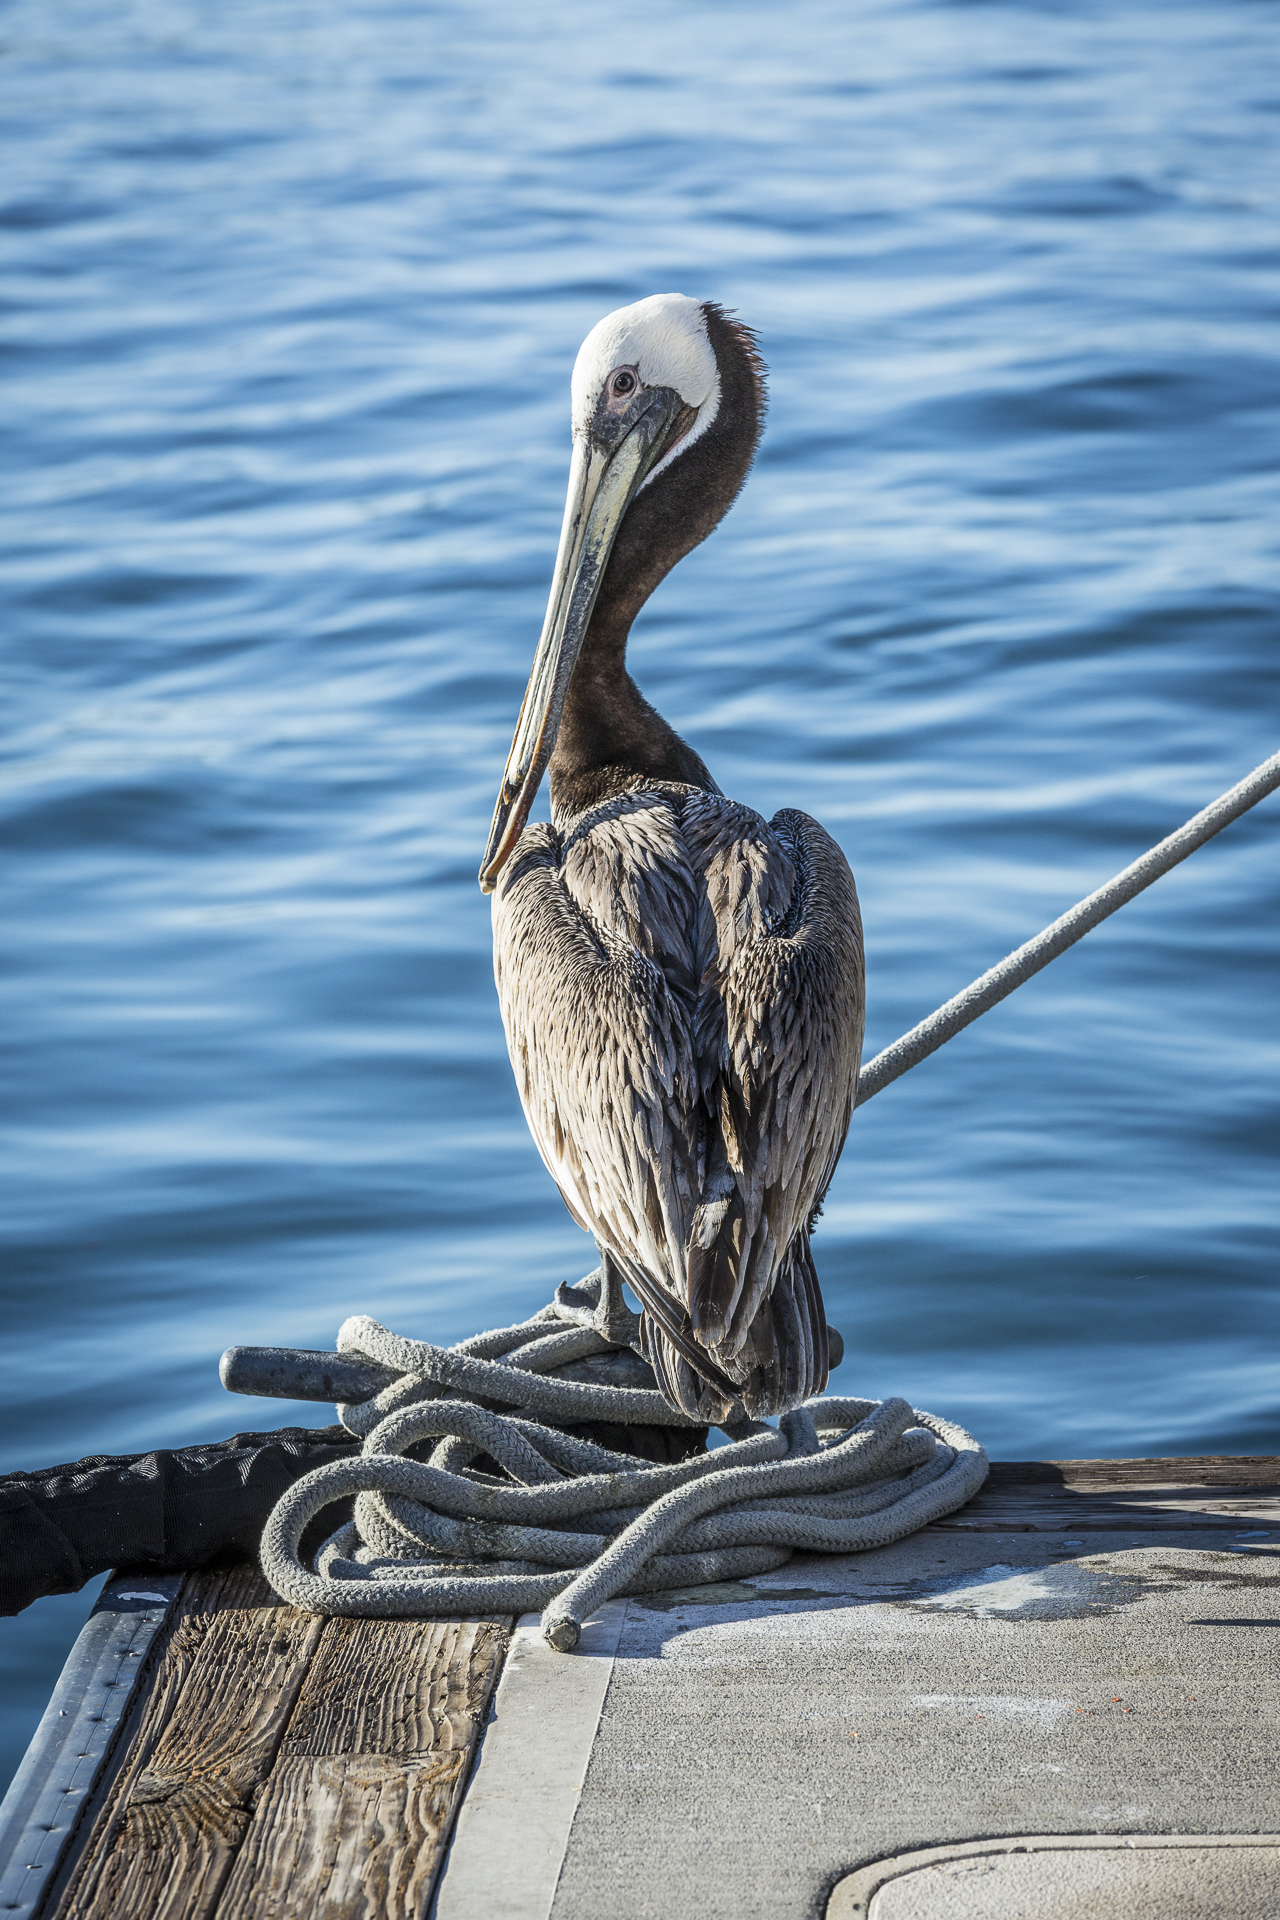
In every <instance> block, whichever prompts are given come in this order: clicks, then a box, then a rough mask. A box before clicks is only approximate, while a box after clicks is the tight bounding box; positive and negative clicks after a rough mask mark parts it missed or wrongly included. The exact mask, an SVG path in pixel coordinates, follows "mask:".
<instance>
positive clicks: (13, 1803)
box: [0, 1569, 185, 1914]
mask: <svg viewBox="0 0 1280 1920" xmlns="http://www.w3.org/2000/svg"><path fill="white" fill-rule="evenodd" d="M184 1578H185V1576H184V1575H183V1574H181V1573H161V1574H152V1573H143V1574H139V1573H130V1572H129V1571H128V1570H127V1569H126V1570H125V1571H124V1572H118V1573H114V1574H112V1576H111V1578H110V1579H109V1580H108V1582H107V1584H106V1586H105V1587H104V1588H103V1590H102V1593H101V1594H100V1595H99V1597H98V1602H97V1604H96V1606H95V1607H94V1609H93V1612H92V1613H91V1614H90V1615H89V1618H88V1619H87V1620H86V1621H85V1624H84V1626H83V1627H82V1628H81V1629H80V1634H79V1638H78V1639H77V1640H76V1643H75V1645H74V1646H73V1647H72V1649H71V1652H70V1653H69V1654H68V1656H67V1662H66V1665H65V1666H64V1667H63V1669H62V1673H61V1674H60V1676H59V1678H58V1682H57V1685H56V1686H55V1687H54V1690H53V1697H52V1698H51V1699H50V1701H49V1704H48V1706H47V1707H46V1708H45V1710H44V1714H43V1716H42V1717H41V1720H40V1724H39V1726H38V1727H37V1728H36V1731H35V1734H34V1735H33V1737H32V1741H31V1745H30V1746H29V1747H28V1748H27V1751H26V1753H25V1754H24V1756H23V1758H22V1761H21V1763H20V1765H19V1767H18V1771H17V1772H16V1773H15V1774H14V1776H13V1780H12V1782H11V1784H10V1787H9V1791H8V1792H7V1793H6V1794H5V1796H4V1800H3V1802H0V1912H5V1913H20V1914H33V1913H34V1912H35V1910H36V1908H37V1907H38V1906H39V1904H40V1901H41V1899H42V1898H43V1895H44V1892H45V1889H46V1887H47V1886H48V1884H49V1881H50V1878H51V1876H52V1875H53V1873H54V1871H55V1870H56V1868H57V1866H58V1864H59V1862H60V1860H61V1859H62V1856H63V1853H64V1851H65V1849H66V1846H67V1843H68V1841H69V1840H70V1839H71V1836H72V1833H73V1832H74V1830H75V1827H76V1823H77V1821H78V1820H79V1817H80V1814H81V1812H82V1810H83V1808H84V1807H85V1805H86V1803H87V1802H88V1800H89V1798H90V1795H91V1794H92V1792H93V1788H94V1786H95V1785H96V1783H97V1781H98V1778H99V1775H100V1774H101V1772H102V1769H103V1766H104V1765H105V1763H106V1761H107V1759H108V1757H109V1755H110V1753H111V1749H112V1746H113V1744H114V1742H115V1737H116V1735H117V1733H118V1732H119V1730H120V1726H121V1723H122V1721H123V1720H124V1717H125V1714H126V1713H127V1711H128V1708H129V1702H130V1700H131V1698H132V1696H133V1690H134V1687H135V1685H136V1684H137V1681H138V1678H139V1676H140V1675H141V1673H142V1671H143V1669H144V1667H145V1665H146V1656H147V1654H148V1653H149V1652H150V1651H151V1647H152V1645H153V1643H154V1641H155V1638H156V1635H157V1634H158V1633H159V1632H160V1629H161V1628H162V1627H163V1625H164V1623H165V1621H166V1619H167V1618H168V1615H169V1609H170V1608H171V1607H172V1605H173V1603H174V1601H175V1600H176V1599H177V1597H178V1592H179V1590H180V1588H181V1586H182V1582H183V1579H184Z"/></svg>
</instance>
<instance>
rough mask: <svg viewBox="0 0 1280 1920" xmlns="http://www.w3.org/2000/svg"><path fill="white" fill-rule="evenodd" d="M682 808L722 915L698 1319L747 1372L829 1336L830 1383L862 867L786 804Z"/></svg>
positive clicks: (709, 975)
mask: <svg viewBox="0 0 1280 1920" xmlns="http://www.w3.org/2000/svg"><path fill="white" fill-rule="evenodd" d="M684 824H685V838H686V841H687V842H688V843H689V845H690V849H691V857H692V858H693V861H694V864H695V867H696V868H697V869H698V870H699V871H700V873H701V875H702V879H703V899H704V903H705V905H704V913H705V914H706V915H707V916H709V917H710V920H711V921H712V922H713V923H714V942H713V939H712V930H711V929H707V930H706V931H704V935H703V941H702V944H703V947H704V949H706V950H710V949H711V948H712V946H713V945H714V951H713V953H712V957H711V958H710V960H709V962H708V964H707V966H706V970H705V972H704V975H703V990H702V995H701V998H700V1004H699V1045H698V1053H699V1060H700V1066H701V1070H702V1081H703V1093H704V1098H705V1099H706V1100H707V1101H708V1102H709V1103H713V1104H714V1105H715V1107H716V1109H717V1112H718V1117H719V1122H720V1125H719V1135H720V1140H721V1142H722V1148H723V1156H724V1159H723V1165H722V1167H721V1168H720V1169H712V1168H709V1169H708V1179H707V1182H706V1191H705V1194H704V1200H703V1204H702V1206H701V1207H700V1208H699V1212H698V1216H697V1218H696V1219H695V1224H694V1231H693V1246H692V1247H691V1250H690V1257H689V1271H688V1285H689V1305H690V1312H691V1316H692V1321H693V1325H694V1327H695V1328H696V1329H697V1330H698V1333H699V1336H700V1337H701V1338H702V1339H703V1340H705V1341H706V1342H707V1344H708V1345H709V1346H710V1348H711V1352H712V1354H713V1356H714V1357H715V1358H717V1359H718V1360H719V1362H720V1364H721V1365H722V1366H729V1367H731V1368H732V1371H733V1372H734V1373H735V1374H738V1373H740V1372H741V1371H743V1370H744V1369H746V1370H749V1371H750V1372H753V1373H754V1372H756V1371H757V1369H765V1370H767V1369H769V1368H770V1367H771V1366H775V1365H776V1364H777V1358H776V1354H775V1347H776V1344H777V1341H778V1339H779V1338H782V1340H783V1343H784V1345H785V1344H788V1343H790V1344H793V1345H794V1344H795V1342H796V1341H799V1343H800V1345H801V1346H802V1347H808V1346H810V1345H812V1346H813V1347H814V1348H815V1349H816V1348H817V1347H818V1346H820V1347H821V1355H819V1354H818V1353H817V1352H816V1351H815V1352H814V1354H813V1356H812V1365H814V1366H816V1367H817V1371H818V1372H819V1373H820V1375H821V1379H820V1380H819V1382H818V1388H816V1389H813V1390H820V1387H821V1385H823V1384H825V1375H826V1362H825V1347H826V1337H825V1321H824V1320H823V1319H822V1318H821V1311H822V1302H821V1296H820V1294H819V1293H818V1290H817V1281H816V1277H815V1276H814V1274H813V1269H812V1262H811V1260H810V1259H809V1258H808V1229H809V1227H810V1225H811V1223H812V1219H813V1216H814V1213H815V1211H816V1209H817V1207H818V1205H819V1203H820V1202H821V1199H822V1196H823V1194H824V1193H825V1192H826V1189H827V1186H828V1184H829V1182H830V1179H831V1176H832V1174H833V1173H834V1171H835V1166H836V1162H837V1160H838V1159H839V1157H840V1150H841V1148H842V1147H843V1145H844V1139H845V1134H846V1132H847V1130H848V1126H849V1119H850V1116H851V1114H852V1112H853V1101H854V1095H855V1091H856V1087H857V1077H858V1066H859V1060H860V1056H861V1050H862V1030H863V1008H864V994H863V957H862V926H861V920H860V916H859V912H858V897H857V892H856V890H855V887H854V883H853V875H852V873H851V872H850V871H849V865H848V862H847V861H846V860H845V857H844V855H843V853H842V852H841V850H840V848H839V847H838V846H837V845H836V843H835V841H834V840H833V839H832V838H831V836H830V835H829V834H828V833H827V832H826V831H825V830H824V829H823V828H822V827H821V826H819V825H818V823H817V821H816V820H811V819H810V818H809V817H808V816H807V815H806V814H803V813H797V812H793V811H790V810H788V811H786V812H782V813H778V814H776V815H775V816H774V818H773V820H772V821H771V822H770V823H769V825H768V826H767V827H766V826H765V823H764V822H763V821H762V820H761V819H760V818H759V816H758V815H754V814H752V813H750V812H749V810H748V809H746V808H739V807H733V806H732V805H731V803H727V802H725V801H723V800H720V799H718V798H716V799H710V798H709V800H708V802H707V803H706V804H705V805H700V806H699V805H695V804H694V803H690V804H689V805H688V806H686V808H685V815H684ZM802 1254H803V1255H804V1257H803V1258H801V1255H802ZM770 1307H772V1310H771V1311H770ZM795 1360H796V1366H797V1368H798V1372H797V1375H796V1377H797V1379H799V1378H800V1376H801V1375H803V1374H804V1372H805V1370H806V1366H807V1365H809V1364H811V1363H810V1362H809V1361H807V1360H806V1359H805V1357H804V1356H803V1355H802V1354H801V1353H800V1352H799V1351H798V1350H797V1353H796V1355H795ZM786 1370H787V1369H785V1368H784V1369H783V1371H784V1372H785V1371H786ZM782 1391H783V1395H784V1397H787V1396H786V1389H785V1387H783V1389H782Z"/></svg>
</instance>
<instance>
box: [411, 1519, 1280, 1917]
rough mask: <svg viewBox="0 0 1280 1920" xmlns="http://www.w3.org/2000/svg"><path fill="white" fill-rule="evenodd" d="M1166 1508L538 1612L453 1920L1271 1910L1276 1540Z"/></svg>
mask: <svg viewBox="0 0 1280 1920" xmlns="http://www.w3.org/2000/svg"><path fill="white" fill-rule="evenodd" d="M1161 1517H1162V1519H1163V1521H1164V1525H1163V1526H1162V1528H1161V1530H1160V1531H1159V1532H1148V1531H1143V1530H1142V1529H1140V1528H1135V1529H1134V1530H1133V1531H1132V1532H1130V1533H1126V1534H1120V1533H1117V1532H1116V1531H1114V1530H1108V1531H1100V1532H1096V1533H1084V1532H1081V1533H1073V1534H1071V1535H1070V1536H1066V1537H1064V1536H1058V1537H1055V1536H1054V1535H1052V1534H1046V1533H1041V1532H1011V1533H1009V1534H1006V1535H1001V1534H998V1533H990V1532H981V1533H971V1534H966V1533H964V1532H962V1531H955V1530H948V1529H946V1528H945V1527H939V1528H930V1529H928V1530H927V1531H926V1532H924V1533H921V1534H918V1535H916V1536H915V1537H914V1538H912V1539H909V1540H906V1541H903V1542H901V1543H900V1544H899V1545H897V1546H894V1547H890V1548H887V1549H884V1550H882V1551H879V1552H875V1553H867V1554H862V1555H859V1556H856V1557H851V1558H849V1559H832V1558H828V1557H821V1558H819V1557H808V1558H803V1559H801V1558H797V1559H795V1560H793V1561H792V1562H791V1563H790V1564H789V1565H788V1566H787V1567H785V1568H784V1569H782V1570H781V1571H780V1572H778V1573H776V1574H773V1575H769V1576H766V1577H763V1578H758V1579H755V1580H753V1581H751V1582H749V1583H742V1584H737V1583H735V1584H732V1585H728V1586H725V1587H722V1588H716V1589H702V1590H700V1591H698V1592H688V1593H685V1594H678V1593H672V1594H660V1595H655V1596H652V1597H649V1598H644V1599H632V1600H628V1601H617V1602H613V1603H612V1604H611V1605H610V1606H608V1607H606V1608H604V1609H602V1611H601V1614H600V1615H599V1616H598V1617H597V1618H596V1620H595V1622H594V1623H593V1624H592V1626H591V1628H590V1629H589V1631H588V1634H587V1636H586V1638H585V1640H584V1646H583V1650H582V1652H581V1653H580V1654H578V1655H576V1656H569V1657H566V1656H564V1655H559V1654H555V1653H553V1652H551V1651H550V1650H549V1649H548V1648H546V1647H545V1646H544V1645H543V1643H542V1641H541V1639H540V1637H539V1634H538V1623H537V1618H536V1616H532V1615H531V1616H528V1617H527V1618H526V1619H524V1620H522V1621H521V1622H520V1623H519V1625H518V1627H517V1630H516V1635H515V1639H514V1642H513V1645H512V1649H511V1652H510V1654H509V1656H508V1660H507V1664H506V1667H505V1670H504V1674H503V1677H502V1680H501V1681H500V1683H499V1687H498V1690H497V1694H496V1696H495V1702H494V1709H493V1715H492V1719H491V1722H490V1724H489V1726H488V1729H487V1731H486V1734H485V1739H484V1744H483V1747H482V1749H481V1757H480V1761H479V1764H478V1766H477V1768H476V1771H475V1773H474V1774H473V1776H472V1780H471V1784H470V1787H469V1789H468V1792H467V1796H466V1799H465V1801H464V1803H463V1809H462V1813H461V1816H460V1818H459V1822H458V1826H457V1829H456V1833H455V1837H454V1843H453V1848H452V1851H451V1853H450V1856H449V1858H448V1861H447V1863H446V1868H445V1872H444V1875H443V1878H442V1881H441V1884H440V1888H439V1892H438V1895H437V1905H436V1913H437V1916H438V1920H464V1916H465V1917H466V1920H475V1916H477V1915H479V1914H481V1913H484V1914H485V1915H487V1916H490V1917H491V1920H546V1917H547V1916H550V1920H766V1916H767V1920H783V1917H785V1920H809V1917H810V1916H813V1917H814V1920H816V1917H817V1916H820V1915H823V1914H829V1915H830V1916H831V1920H853V1916H854V1915H861V1914H869V1915H871V1916H873V1920H935V1916H936V1920H1024V1916H1025V1920H1066V1917H1067V1916H1071V1917H1072V1920H1075V1917H1076V1916H1080V1920H1085V1916H1089V1917H1090V1920H1112V1916H1114V1920H1165V1917H1166V1916H1170V1917H1172V1916H1174V1915H1177V1916H1179V1920H1182V1917H1183V1916H1187V1917H1188V1920H1190V1916H1197V1917H1198V1916H1205V1920H1208V1917H1209V1916H1213V1920H1228V1916H1231V1917H1232V1920H1276V1916H1278V1915H1280V1839H1278V1838H1277V1836H1278V1835H1280V1744H1278V1742H1277V1708H1278V1706H1280V1697H1278V1696H1280V1671H1278V1668H1277V1658H1276V1653H1277V1643H1278V1641H1280V1528H1276V1529H1275V1530H1274V1531H1273V1530H1272V1529H1268V1528H1266V1527H1258V1526H1250V1525H1249V1524H1248V1522H1249V1519H1250V1518H1251V1517H1256V1516H1248V1515H1245V1516H1243V1517H1242V1518H1241V1520H1240V1524H1239V1526H1238V1528H1235V1529H1224V1527H1223V1525H1222V1523H1221V1520H1219V1521H1218V1524H1217V1525H1216V1526H1215V1528H1214V1530H1213V1531H1207V1530H1196V1529H1195V1528H1194V1527H1191V1528H1187V1529H1185V1530H1177V1529H1170V1528H1169V1525H1168V1519H1169V1518H1170V1517H1171V1516H1167V1515H1162V1516H1161ZM1076 1836H1078V1837H1079V1838H1078V1839H1076V1838H1074V1837H1076ZM993 1840H996V1841H1000V1842H1003V1843H1006V1844H1004V1845H1002V1846H998V1847H994V1848H993V1847H992V1846H991V1844H990V1843H991V1842H992V1841H993ZM1241 1841H1244V1842H1247V1843H1248V1842H1251V1844H1239V1843H1240V1842H1241ZM1009 1842H1013V1843H1014V1844H1013V1845H1012V1846H1010V1845H1008V1844H1007V1843H1009ZM1064 1842H1065V1843H1066V1844H1064ZM1223 1842H1228V1843H1230V1844H1222V1843H1223ZM912 1855H919V1856H922V1857H921V1858H919V1859H918V1860H916V1861H915V1862H912V1861H911V1860H909V1859H904V1856H912Z"/></svg>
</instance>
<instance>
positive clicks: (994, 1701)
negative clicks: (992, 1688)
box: [911, 1693, 1072, 1733]
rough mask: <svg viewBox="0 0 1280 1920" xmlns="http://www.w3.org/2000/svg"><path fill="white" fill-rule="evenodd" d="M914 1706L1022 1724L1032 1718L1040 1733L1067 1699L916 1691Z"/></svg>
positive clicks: (1066, 1706)
mask: <svg viewBox="0 0 1280 1920" xmlns="http://www.w3.org/2000/svg"><path fill="white" fill-rule="evenodd" d="M911 1704H912V1705H913V1706H916V1707H930V1708H932V1709H933V1710H934V1711H935V1712H943V1711H951V1712H955V1711H956V1710H957V1709H961V1710H963V1711H964V1712H965V1713H969V1714H974V1715H976V1714H981V1715H982V1717H983V1719H984V1720H1013V1721H1016V1722H1019V1723H1021V1724H1025V1723H1026V1722H1028V1721H1031V1720H1034V1721H1035V1724H1036V1725H1037V1726H1038V1727H1039V1729H1040V1731H1041V1732H1042V1733H1052V1732H1053V1729H1054V1728H1055V1727H1056V1726H1057V1724H1058V1722H1059V1720H1061V1719H1062V1718H1063V1717H1064V1716H1065V1715H1066V1714H1068V1713H1070V1712H1071V1710H1072V1708H1071V1702H1070V1701H1068V1700H1035V1699H1031V1698H1024V1696H1023V1695H1021V1694H1016V1693H918V1694H916V1696H915V1698H914V1699H913V1701H912V1703H911Z"/></svg>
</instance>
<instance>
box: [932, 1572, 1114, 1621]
mask: <svg viewBox="0 0 1280 1920" xmlns="http://www.w3.org/2000/svg"><path fill="white" fill-rule="evenodd" d="M1145 1592H1146V1586H1145V1583H1144V1582H1143V1581H1142V1579H1141V1578H1140V1577H1138V1576H1136V1575H1133V1574H1123V1573H1112V1572H1107V1571H1104V1570H1102V1569H1099V1568H1096V1567H1090V1566H1087V1565H1085V1564H1084V1563H1083V1562H1081V1561H1076V1560H1072V1561H1068V1562H1067V1563H1066V1564H1060V1565H1058V1566H1049V1567H1014V1566H1007V1565H1005V1564H1003V1563H1001V1564H999V1565H996V1566H994V1567H987V1568H985V1569H984V1570H983V1572H982V1573H980V1574H978V1575H977V1577H976V1578H975V1577H974V1576H972V1575H970V1576H969V1577H968V1578H967V1579H965V1580H964V1581H963V1583H962V1584H956V1585H949V1586H946V1587H943V1588H942V1589H941V1590H940V1591H939V1592H937V1593H931V1594H926V1595H925V1596H924V1597H923V1598H922V1599H919V1600H912V1601H910V1602H909V1603H908V1604H909V1606H910V1607H911V1610H912V1611H913V1612H917V1611H920V1610H922V1609H923V1610H926V1611H928V1612H931V1613H967V1614H969V1615H970V1616H971V1617H973V1618H974V1619H978V1620H986V1619H991V1618H996V1617H999V1618H1005V1619H1016V1618H1018V1617H1021V1618H1023V1619H1030V1620H1064V1619H1066V1620H1069V1619H1076V1618H1079V1617H1080V1616H1081V1615H1083V1614H1090V1613H1109V1612H1110V1611H1111V1609H1112V1608H1113V1607H1116V1606H1125V1605H1128V1604H1130V1603H1131V1602H1133V1601H1134V1600H1139V1599H1141V1598H1142V1597H1143V1596H1144V1594H1145Z"/></svg>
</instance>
